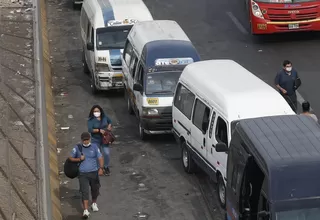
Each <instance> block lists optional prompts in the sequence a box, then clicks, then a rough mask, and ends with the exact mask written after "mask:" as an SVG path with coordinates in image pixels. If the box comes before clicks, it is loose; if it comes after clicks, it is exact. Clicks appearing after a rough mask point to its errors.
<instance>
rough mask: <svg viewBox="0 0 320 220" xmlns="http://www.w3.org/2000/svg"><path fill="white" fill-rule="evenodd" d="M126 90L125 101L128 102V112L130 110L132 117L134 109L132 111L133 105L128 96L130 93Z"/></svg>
mask: <svg viewBox="0 0 320 220" xmlns="http://www.w3.org/2000/svg"><path fill="white" fill-rule="evenodd" d="M124 89H125V92H124V97H125V99H126V101H127V110H128V113H129V114H130V115H132V114H133V109H132V105H131V102H130V98H129V94H128V91H127V90H126V88H124Z"/></svg>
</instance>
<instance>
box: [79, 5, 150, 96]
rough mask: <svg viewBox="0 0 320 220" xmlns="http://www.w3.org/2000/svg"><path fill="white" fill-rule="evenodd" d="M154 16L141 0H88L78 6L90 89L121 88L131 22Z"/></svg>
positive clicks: (85, 69) (145, 19)
mask: <svg viewBox="0 0 320 220" xmlns="http://www.w3.org/2000/svg"><path fill="white" fill-rule="evenodd" d="M148 20H153V18H152V15H151V14H150V12H149V10H148V8H147V7H146V6H145V4H144V3H143V1H142V0H90V1H84V3H83V5H82V9H81V19H80V27H81V38H82V47H83V55H82V59H83V68H84V72H85V73H91V88H92V92H93V93H96V92H97V91H99V90H111V89H119V88H123V84H122V63H121V52H122V50H123V48H124V45H125V42H126V39H127V36H128V33H129V31H130V30H131V28H132V26H133V24H135V23H136V22H137V21H148Z"/></svg>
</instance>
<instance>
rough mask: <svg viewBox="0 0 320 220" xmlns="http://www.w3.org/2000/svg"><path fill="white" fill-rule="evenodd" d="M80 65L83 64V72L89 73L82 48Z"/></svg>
mask: <svg viewBox="0 0 320 220" xmlns="http://www.w3.org/2000/svg"><path fill="white" fill-rule="evenodd" d="M82 66H83V72H84V73H85V74H88V73H90V70H89V67H88V64H87V61H86V58H85V55H84V49H83V52H82Z"/></svg>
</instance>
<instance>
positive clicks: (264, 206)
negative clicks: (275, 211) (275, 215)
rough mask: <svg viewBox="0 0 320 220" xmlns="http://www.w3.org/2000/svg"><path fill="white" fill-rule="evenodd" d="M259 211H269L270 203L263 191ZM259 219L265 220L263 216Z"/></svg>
mask: <svg viewBox="0 0 320 220" xmlns="http://www.w3.org/2000/svg"><path fill="white" fill-rule="evenodd" d="M258 211H259V212H260V211H269V204H268V200H267V198H266V196H264V195H263V193H262V192H261V194H260V198H259V207H258ZM259 220H264V219H263V218H259Z"/></svg>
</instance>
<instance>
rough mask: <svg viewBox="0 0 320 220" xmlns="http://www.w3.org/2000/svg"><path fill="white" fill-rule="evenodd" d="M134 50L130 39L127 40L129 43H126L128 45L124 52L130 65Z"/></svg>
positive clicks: (124, 56)
mask: <svg viewBox="0 0 320 220" xmlns="http://www.w3.org/2000/svg"><path fill="white" fill-rule="evenodd" d="M132 51H133V49H132V45H131V43H130V41H128V40H127V43H126V46H125V49H124V53H123V58H124V60H125V62H126V64H127V66H129V64H130V60H131V54H132Z"/></svg>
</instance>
